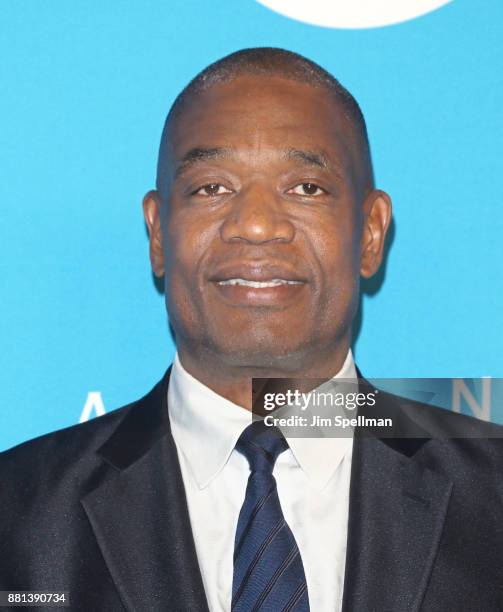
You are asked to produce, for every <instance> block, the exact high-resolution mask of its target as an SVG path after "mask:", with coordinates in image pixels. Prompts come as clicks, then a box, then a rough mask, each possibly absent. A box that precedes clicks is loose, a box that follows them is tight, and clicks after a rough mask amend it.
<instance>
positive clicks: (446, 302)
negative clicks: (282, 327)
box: [0, 0, 503, 449]
mask: <svg viewBox="0 0 503 612" xmlns="http://www.w3.org/2000/svg"><path fill="white" fill-rule="evenodd" d="M333 1H334V2H335V1H336V0H333ZM339 1H342V0H339ZM348 1H349V0H348ZM0 8H1V11H0V12H1V19H0V83H1V95H0V117H1V129H0V173H1V175H2V179H1V181H0V228H1V229H0V249H1V260H0V265H1V283H2V289H1V317H0V325H1V328H0V334H1V335H0V337H1V352H0V360H1V362H0V376H1V411H0V449H2V448H7V447H9V446H11V445H13V444H15V443H18V442H20V441H22V440H25V439H28V438H30V437H33V436H36V435H39V434H42V433H45V432H47V431H51V430H53V429H56V428H60V427H64V426H67V425H70V424H73V423H76V422H77V421H78V420H79V418H80V417H81V414H82V411H83V409H84V406H85V404H86V400H87V398H88V394H89V392H100V394H101V395H99V396H96V395H95V396H91V397H93V398H94V399H96V398H97V397H99V398H101V400H102V401H103V403H104V407H105V409H106V410H107V411H108V410H111V409H112V408H115V407H118V406H119V405H121V404H124V403H127V402H129V401H132V400H133V399H136V398H137V397H139V396H140V395H142V394H143V393H145V392H146V391H147V390H148V389H150V387H151V386H152V385H153V384H154V383H155V382H156V381H157V379H158V378H159V377H160V376H161V375H162V373H163V372H164V370H165V368H166V367H167V366H168V365H169V363H170V360H171V358H172V356H173V351H174V348H173V345H172V343H171V341H170V337H169V334H168V331H167V325H166V316H165V312H164V303H163V299H162V297H161V296H160V295H159V294H158V293H157V291H156V290H155V288H154V285H153V282H152V276H151V273H150V268H149V261H148V243H147V236H146V232H145V228H144V224H143V219H142V214H141V206H140V205H141V199H142V196H143V194H144V193H145V192H146V191H147V190H148V189H149V188H151V187H152V186H153V183H154V173H155V162H156V154H157V146H158V141H159V136H160V131H161V127H162V123H163V119H164V116H165V114H166V112H167V110H168V108H169V105H170V103H171V102H172V101H173V99H174V97H175V95H176V94H177V92H178V91H179V90H180V89H181V88H182V87H183V86H184V85H185V84H186V82H187V81H188V80H189V79H190V78H191V77H192V76H193V75H194V74H195V73H196V72H197V71H199V70H200V69H201V68H203V67H204V66H205V65H207V64H208V63H209V62H210V61H213V60H215V59H217V58H219V57H220V56H222V55H224V54H227V53H229V52H231V51H234V50H236V49H239V48H242V47H247V46H257V45H268V46H269V45H272V46H282V47H286V48H289V49H292V50H294V51H298V52H300V53H303V54H305V55H307V56H308V57H310V58H312V59H314V60H316V61H318V62H319V63H321V64H322V65H323V66H324V67H326V68H327V69H328V70H330V71H332V72H333V73H334V74H335V75H336V76H337V77H338V78H339V79H340V80H341V81H342V83H343V84H345V85H346V86H347V87H348V88H349V89H350V90H351V91H352V92H353V93H354V94H355V96H356V97H357V98H358V100H359V101H360V103H361V106H362V108H363V110H364V113H365V115H366V118H367V121H368V126H369V132H370V137H371V142H372V148H373V153H374V162H375V169H376V175H377V179H378V184H379V186H380V187H382V188H384V189H386V190H387V191H388V192H389V193H390V194H391V195H392V197H393V201H394V211H395V219H396V227H395V236H394V240H393V244H392V248H391V252H390V256H389V259H388V264H387V270H386V278H385V282H384V284H383V286H382V288H381V289H380V291H379V292H377V293H376V294H374V295H373V296H371V297H367V298H365V301H364V309H363V310H364V316H363V326H362V330H361V333H360V335H359V338H358V341H357V344H356V356H357V361H358V364H359V365H360V368H361V369H362V370H363V372H364V373H365V374H367V376H370V377H382V376H395V377H398V376H422V377H429V376H461V377H464V376H503V361H502V359H501V352H502V348H501V344H502V342H501V341H502V339H503V325H502V317H501V313H502V310H503V283H502V266H501V262H502V248H501V237H502V233H503V204H502V202H501V179H502V176H503V174H502V151H503V138H502V135H503V134H502V132H503V120H502V111H501V109H502V107H503V79H502V78H501V74H502V68H503V66H502V64H503V61H502V57H503V49H502V40H503V3H502V2H501V0H454V1H453V2H452V3H450V4H448V5H446V6H445V7H443V8H440V9H439V10H437V11H434V12H432V13H430V14H428V15H426V16H423V17H420V18H418V19H414V20H412V21H407V22H405V23H401V24H398V25H393V26H388V27H382V28H376V29H365V30H340V29H332V28H324V27H318V26H312V25H307V24H305V23H301V22H298V21H295V20H293V19H290V18H287V17H284V16H281V15H279V14H277V13H274V12H272V11H271V10H269V9H267V8H265V7H264V6H262V5H261V4H259V3H258V2H255V1H254V0H238V1H236V0H212V1H211V2H206V1H202V0H201V1H199V2H194V1H190V0H163V1H161V0H142V2H138V1H133V0H121V1H118V0H117V1H111V2H101V1H98V0H87V1H86V2H83V1H77V0H75V1H72V2H68V1H67V0H51V1H49V2H33V1H31V2H30V1H26V0H16V2H7V1H6V0H4V1H3V2H2V3H1V5H0ZM89 406H90V405H89V404H88V408H89ZM493 409H494V410H500V411H501V414H503V407H500V408H498V407H493ZM94 414H95V412H94V409H93V410H91V415H90V416H93V415H94ZM495 416H497V415H495Z"/></svg>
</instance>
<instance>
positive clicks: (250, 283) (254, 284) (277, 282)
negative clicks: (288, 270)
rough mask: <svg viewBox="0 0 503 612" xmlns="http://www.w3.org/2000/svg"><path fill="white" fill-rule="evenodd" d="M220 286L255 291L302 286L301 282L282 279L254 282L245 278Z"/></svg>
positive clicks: (225, 282) (233, 279)
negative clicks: (248, 288) (250, 288)
mask: <svg viewBox="0 0 503 612" xmlns="http://www.w3.org/2000/svg"><path fill="white" fill-rule="evenodd" d="M218 284H219V285H241V286H243V287H253V288H254V289H263V288H267V287H279V286H280V285H300V284H301V281H292V280H284V279H282V278H273V279H272V280H270V281H252V280H245V279H244V278H229V280H224V281H219V283H218Z"/></svg>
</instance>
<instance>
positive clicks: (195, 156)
mask: <svg viewBox="0 0 503 612" xmlns="http://www.w3.org/2000/svg"><path fill="white" fill-rule="evenodd" d="M231 153H232V149H231V148H230V147H194V148H193V149H190V150H189V151H187V153H185V155H184V156H183V157H182V158H181V159H180V160H179V161H178V168H177V169H176V172H175V178H176V177H178V176H180V175H181V174H183V173H184V172H185V171H186V170H188V169H189V168H191V167H192V166H194V165H195V164H198V163H201V162H207V161H213V160H215V159H228V158H229V157H230V155H231Z"/></svg>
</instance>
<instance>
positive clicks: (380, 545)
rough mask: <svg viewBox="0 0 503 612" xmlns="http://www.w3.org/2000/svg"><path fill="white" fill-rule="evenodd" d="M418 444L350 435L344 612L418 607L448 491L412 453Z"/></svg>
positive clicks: (400, 611) (391, 611) (396, 413)
mask: <svg viewBox="0 0 503 612" xmlns="http://www.w3.org/2000/svg"><path fill="white" fill-rule="evenodd" d="M385 410H386V412H387V413H388V414H387V416H389V410H390V408H389V406H388V407H386V408H385ZM392 412H393V413H394V416H395V419H396V421H400V414H399V406H398V404H396V406H394V407H393V408H392ZM373 416H376V415H375V413H374V415H373ZM394 422H395V421H394ZM424 444H428V441H427V440H425V439H422V440H420V439H417V438H416V439H397V438H395V439H393V440H389V441H387V442H384V441H383V440H381V439H378V438H375V437H368V436H363V435H362V436H360V435H358V434H357V435H356V437H355V440H354V449H353V463H352V474H351V488H350V505H349V523H348V548H347V556H346V574H345V585H344V597H343V608H342V609H343V612H370V611H381V610H386V612H403V610H407V611H409V612H416V611H418V610H419V609H420V606H421V602H422V599H423V597H424V592H425V589H426V586H427V583H428V579H429V576H430V573H431V570H432V566H433V562H434V559H435V554H436V551H437V548H438V545H439V541H440V537H441V533H442V528H443V524H444V520H445V516H446V512H447V507H448V503H449V498H450V494H451V489H452V483H451V482H450V481H449V480H447V479H446V478H445V477H444V476H442V475H440V474H437V473H436V472H434V471H432V470H430V469H428V468H426V467H424V466H422V465H421V464H420V463H419V461H418V460H417V459H416V458H415V457H414V455H415V453H416V452H417V451H418V450H419V449H420V448H421V447H422V446H423V445H424Z"/></svg>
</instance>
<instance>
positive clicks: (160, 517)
mask: <svg viewBox="0 0 503 612" xmlns="http://www.w3.org/2000/svg"><path fill="white" fill-rule="evenodd" d="M168 379H169V371H168V373H167V374H166V376H165V377H164V379H163V380H162V381H161V383H159V384H158V385H157V386H156V387H155V388H154V389H153V391H151V392H150V393H149V394H148V395H147V396H146V397H145V398H143V399H142V400H140V401H139V402H137V403H136V404H133V405H132V407H131V408H130V409H129V412H128V414H127V415H126V417H125V418H124V419H123V421H122V422H121V424H120V425H119V427H118V428H117V430H116V431H115V432H114V434H113V435H112V436H111V437H110V438H109V439H108V440H107V441H106V442H105V444H104V445H103V446H102V447H101V448H100V450H99V454H100V455H101V456H102V458H103V459H104V460H105V461H107V462H108V463H109V464H110V465H111V466H112V467H113V470H110V472H111V473H110V474H108V476H107V477H106V478H105V479H104V481H102V482H101V483H100V484H99V485H98V486H97V487H96V488H95V489H94V490H93V491H91V492H90V493H89V494H88V495H86V496H85V497H84V498H83V499H82V504H83V506H84V508H85V511H86V513H87V515H88V518H89V521H90V523H91V526H92V528H93V531H94V534H95V536H96V540H97V542H98V545H99V547H100V549H101V552H102V555H103V557H104V559H105V562H106V564H107V566H108V569H109V571H110V574H111V576H112V578H113V580H114V582H115V585H116V587H117V590H118V592H119V594H120V596H121V599H122V602H123V604H124V606H125V608H126V609H127V610H131V611H136V610H170V611H171V612H178V611H180V612H182V611H184V612H185V611H186V610H194V612H199V611H201V612H206V611H207V610H208V606H207V602H206V597H205V593H204V588H203V583H202V579H201V574H200V571H199V566H198V561H197V556H196V550H195V545H194V540H193V536H192V531H191V527H190V520H189V514H188V509H187V503H186V498H185V490H184V486H183V480H182V476H181V472H180V466H179V462H178V456H177V451H176V446H175V443H174V441H173V438H172V436H171V431H170V428H169V421H168V412H167V384H168Z"/></svg>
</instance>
